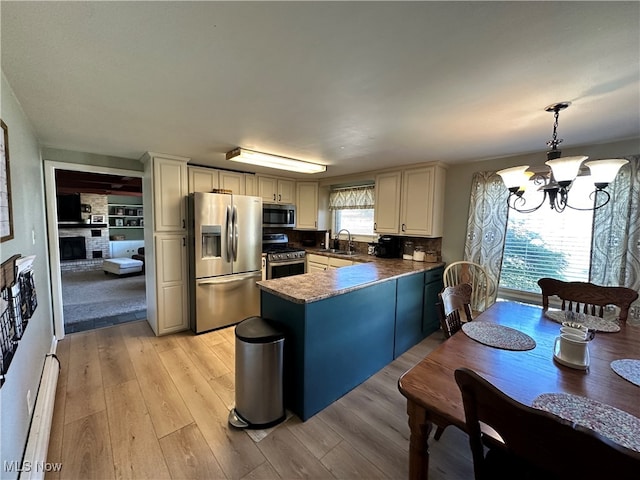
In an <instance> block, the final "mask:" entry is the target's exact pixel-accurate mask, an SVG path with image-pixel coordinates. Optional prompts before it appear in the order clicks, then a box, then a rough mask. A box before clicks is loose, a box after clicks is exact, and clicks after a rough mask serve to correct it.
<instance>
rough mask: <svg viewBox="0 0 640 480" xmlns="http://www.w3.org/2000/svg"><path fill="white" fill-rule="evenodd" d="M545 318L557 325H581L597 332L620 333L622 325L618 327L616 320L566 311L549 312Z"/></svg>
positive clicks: (545, 314)
mask: <svg viewBox="0 0 640 480" xmlns="http://www.w3.org/2000/svg"><path fill="white" fill-rule="evenodd" d="M544 316H545V317H547V318H548V319H549V320H553V321H554V322H557V323H562V322H573V323H579V324H581V325H585V326H586V327H587V328H588V329H590V330H595V331H596V332H609V333H612V332H619V331H620V325H618V322H616V321H615V320H607V319H604V318H600V317H594V316H593V315H587V314H586V313H575V312H568V311H565V310H547V311H546V312H544Z"/></svg>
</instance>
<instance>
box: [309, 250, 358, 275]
mask: <svg viewBox="0 0 640 480" xmlns="http://www.w3.org/2000/svg"><path fill="white" fill-rule="evenodd" d="M306 259H307V273H310V272H321V271H325V270H329V269H334V268H341V267H348V266H350V265H353V263H354V262H353V261H352V260H346V259H344V258H336V257H325V256H324V255H316V254H315V253H308V254H307V255H306Z"/></svg>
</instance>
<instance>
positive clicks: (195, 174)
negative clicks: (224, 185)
mask: <svg viewBox="0 0 640 480" xmlns="http://www.w3.org/2000/svg"><path fill="white" fill-rule="evenodd" d="M187 168H188V170H189V193H194V192H211V191H212V190H213V189H214V188H218V179H219V176H218V170H214V169H212V168H205V167H191V166H189V167H187Z"/></svg>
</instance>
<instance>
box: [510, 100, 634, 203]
mask: <svg viewBox="0 0 640 480" xmlns="http://www.w3.org/2000/svg"><path fill="white" fill-rule="evenodd" d="M569 105H571V102H560V103H554V104H552V105H549V106H548V107H546V108H545V111H547V112H553V116H554V123H553V137H552V138H551V140H549V141H548V142H547V146H549V147H551V150H549V151H548V152H547V161H546V162H545V164H546V165H548V166H549V167H550V169H551V171H550V172H549V173H542V174H541V173H534V172H530V171H527V169H528V168H529V165H524V166H520V167H511V168H505V169H504V170H500V171H499V172H497V173H498V175H500V176H501V177H502V181H503V182H504V184H505V185H506V187H507V188H508V189H509V197H508V198H507V203H508V205H509V208H512V209H514V210H517V211H518V212H521V213H531V212H535V211H536V210H538V209H539V208H540V207H541V206H542V205H544V203H545V202H546V201H547V199H548V201H549V205H550V206H551V209H552V210H555V211H556V212H562V211H564V209H565V208H566V207H569V208H572V209H574V210H597V209H598V208H601V207H604V206H605V205H606V204H607V203H609V200H610V198H611V196H610V195H609V192H607V191H606V190H605V188H606V187H607V186H608V185H609V183H611V182H612V181H613V179H614V178H615V177H616V175H617V174H618V170H620V167H622V166H623V165H624V164H625V163H629V162H628V160H624V159H620V158H612V159H607V160H595V161H591V162H586V163H585V165H586V166H587V167H589V170H590V172H591V178H592V179H593V183H594V185H595V190H594V191H593V192H591V194H590V195H589V198H590V199H592V200H593V207H591V208H578V207H572V206H571V205H569V191H570V190H571V185H572V184H573V181H574V180H575V178H576V177H577V176H578V173H579V171H580V166H581V165H582V162H584V161H585V160H586V159H587V158H589V157H585V156H575V157H562V156H561V154H562V152H561V151H560V150H558V145H559V144H560V143H561V142H562V139H561V138H558V117H559V116H560V112H561V111H562V110H564V109H565V108H567V107H568V106H569ZM530 181H532V182H533V183H534V184H535V185H540V187H539V188H538V191H541V192H542V193H543V197H542V201H541V202H540V204H539V205H536V206H535V207H529V208H526V200H525V199H524V197H523V194H524V190H525V186H526V185H527V184H528V183H529V182H530Z"/></svg>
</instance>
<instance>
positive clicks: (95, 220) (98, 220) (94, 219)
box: [91, 215, 104, 223]
mask: <svg viewBox="0 0 640 480" xmlns="http://www.w3.org/2000/svg"><path fill="white" fill-rule="evenodd" d="M91 223H104V215H91Z"/></svg>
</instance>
